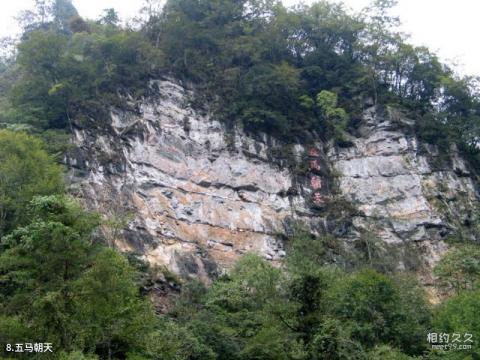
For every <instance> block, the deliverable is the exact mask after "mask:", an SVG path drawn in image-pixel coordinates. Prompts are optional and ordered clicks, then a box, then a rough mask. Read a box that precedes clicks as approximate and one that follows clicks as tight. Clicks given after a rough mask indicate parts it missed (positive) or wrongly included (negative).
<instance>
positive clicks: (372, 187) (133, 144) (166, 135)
mask: <svg viewBox="0 0 480 360" xmlns="http://www.w3.org/2000/svg"><path fill="white" fill-rule="evenodd" d="M152 88H154V89H156V92H157V94H156V95H155V96H151V97H149V98H148V99H145V100H144V101H142V102H140V103H137V104H134V105H135V107H136V108H137V111H121V110H118V109H114V110H112V116H111V118H112V120H111V124H109V128H108V129H107V130H105V129H104V130H101V131H100V130H95V129H77V130H76V132H75V142H76V144H77V145H78V148H77V150H76V151H75V152H74V153H73V154H72V155H71V156H70V157H68V158H67V159H66V163H67V165H68V166H69V168H70V179H71V182H72V187H73V188H74V189H76V191H77V192H78V193H79V194H80V195H81V196H83V197H84V198H85V201H86V203H87V204H88V205H89V206H90V207H92V208H97V209H100V211H101V212H103V213H104V214H105V215H107V216H110V217H115V218H119V217H120V218H121V217H123V218H125V219H128V221H127V222H126V226H125V227H123V228H122V229H120V232H119V233H120V234H121V236H113V238H114V239H113V241H114V242H115V244H116V246H118V247H120V248H121V249H123V250H134V251H137V252H139V253H141V254H143V256H144V258H145V259H146V260H148V261H149V262H150V263H152V264H155V265H159V266H165V267H166V268H167V269H168V270H169V271H171V272H172V273H175V274H178V275H179V276H181V277H187V278H188V277H197V278H200V279H201V280H202V281H204V282H205V283H208V282H210V280H211V279H212V278H215V277H216V276H218V275H219V274H221V273H222V272H223V271H225V270H226V269H228V268H229V267H230V266H232V264H233V263H234V262H235V260H236V259H237V258H238V257H239V256H241V255H242V254H244V253H247V252H255V253H257V254H260V255H261V256H263V257H264V258H266V259H268V260H270V261H272V262H273V263H276V264H278V263H279V262H280V261H281V259H282V258H283V257H284V256H285V246H284V245H285V244H284V239H285V238H286V237H287V236H288V234H289V233H290V231H291V227H292V224H295V223H296V222H301V223H304V224H306V226H307V228H309V229H310V231H312V233H314V234H319V233H322V232H330V233H333V234H335V236H337V237H339V238H342V239H344V240H345V241H354V240H355V239H356V238H357V237H358V236H359V234H360V233H361V232H362V231H365V230H368V231H372V232H374V233H375V234H376V235H377V236H378V237H379V238H380V239H382V240H383V241H385V242H386V243H388V244H403V243H412V242H413V243H416V244H418V252H419V253H421V254H422V256H423V257H424V259H425V263H426V264H427V265H428V264H430V265H431V264H432V263H434V262H435V261H436V260H437V259H438V257H439V256H440V255H441V254H442V253H443V251H444V249H445V247H446V245H445V243H444V241H443V239H444V238H445V236H447V235H448V234H451V233H452V232H454V231H455V230H456V228H457V227H458V226H459V224H460V223H462V222H463V223H464V220H465V219H467V218H468V217H469V216H471V213H472V211H473V209H474V207H475V206H476V202H477V194H476V188H475V186H476V185H475V183H474V182H473V180H472V178H471V177H470V173H469V171H468V168H467V166H466V164H465V163H464V162H463V160H462V159H461V158H460V156H458V154H457V153H456V152H455V151H453V154H454V155H453V157H451V158H450V160H449V161H450V166H445V167H444V168H441V167H440V168H438V167H435V168H434V167H432V165H431V164H432V163H434V161H435V157H437V156H439V154H438V150H437V149H436V148H435V147H432V146H428V145H425V144H420V143H419V142H418V141H417V140H416V138H415V136H414V135H413V133H412V131H410V130H409V129H411V128H412V124H413V121H412V120H409V119H407V118H406V117H404V116H403V115H401V114H398V113H394V112H392V111H387V110H383V111H379V110H378V109H376V108H374V107H372V108H370V109H368V110H366V111H365V114H364V119H363V120H362V122H361V125H360V127H359V129H358V133H359V136H358V137H356V138H352V143H353V145H352V146H351V147H348V148H337V147H334V146H333V145H331V144H329V143H328V142H322V141H320V140H318V141H317V142H312V143H311V144H308V145H306V144H296V145H294V146H293V147H292V148H291V152H292V156H293V159H294V162H296V163H297V164H300V165H302V169H303V170H302V171H301V172H295V171H291V169H290V168H289V167H287V166H284V164H282V162H281V161H277V160H278V159H275V157H274V156H272V153H274V152H272V149H281V148H282V147H284V144H282V143H281V142H279V141H277V140H275V139H272V138H269V137H268V136H267V135H257V136H255V137H253V136H249V135H247V134H245V133H244V132H243V131H242V130H241V129H239V128H236V129H233V130H232V129H230V130H228V129H226V127H225V126H224V125H223V124H222V123H220V122H219V121H217V120H215V119H214V117H212V116H211V115H210V113H209V111H208V106H205V108H204V109H197V108H194V107H193V106H192V105H191V99H192V96H193V93H192V91H191V90H188V89H186V88H185V87H183V86H181V85H179V83H178V82H176V81H173V80H171V79H164V80H158V81H155V82H152ZM340 198H341V199H344V200H346V201H348V202H349V203H350V205H351V206H353V207H355V209H356V210H355V211H354V212H351V215H349V216H348V219H346V221H343V222H342V223H341V224H340V225H341V226H340V225H338V224H337V223H336V222H335V221H333V222H332V221H330V222H329V221H327V220H326V215H325V212H326V211H327V210H326V209H328V207H329V204H330V205H331V204H332V202H335V201H337V199H340ZM330 220H331V219H330ZM331 223H334V225H331ZM335 224H337V225H338V226H337V225H335ZM399 266H402V264H401V263H400V264H399Z"/></svg>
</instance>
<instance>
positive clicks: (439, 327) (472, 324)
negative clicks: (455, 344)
mask: <svg viewBox="0 0 480 360" xmlns="http://www.w3.org/2000/svg"><path fill="white" fill-rule="evenodd" d="M479 304H480V291H478V290H475V291H465V292H463V293H461V294H459V295H456V296H453V297H451V298H450V299H447V300H446V301H445V302H444V303H443V304H441V305H440V306H439V308H438V309H437V311H436V312H435V314H434V320H433V325H434V326H433V331H432V332H437V333H447V334H454V333H455V334H460V336H461V340H462V341H463V340H464V339H466V338H465V334H471V335H472V338H471V340H473V343H471V342H469V341H467V342H466V343H465V344H466V345H472V348H471V349H467V350H461V351H451V352H449V353H448V354H444V355H446V356H445V358H446V359H452V360H456V359H458V360H460V359H468V358H471V359H475V358H476V357H478V356H480V347H479V346H478V345H477V341H476V340H475V339H478V338H479V337H480V317H479V316H478V312H479ZM439 357H440V356H439ZM433 358H435V357H433Z"/></svg>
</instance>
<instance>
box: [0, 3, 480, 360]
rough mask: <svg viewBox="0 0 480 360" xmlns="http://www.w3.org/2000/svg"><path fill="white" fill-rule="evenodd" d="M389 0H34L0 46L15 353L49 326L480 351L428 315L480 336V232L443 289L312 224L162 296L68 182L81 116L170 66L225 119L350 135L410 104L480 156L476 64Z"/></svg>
mask: <svg viewBox="0 0 480 360" xmlns="http://www.w3.org/2000/svg"><path fill="white" fill-rule="evenodd" d="M393 4H394V1H391V0H376V1H374V2H373V4H372V6H371V7H370V8H368V9H366V10H365V11H364V12H362V13H360V14H353V15H352V14H350V13H348V12H346V11H345V10H344V8H343V7H342V6H341V5H337V4H330V3H328V2H325V1H320V2H317V3H314V4H313V5H311V6H299V7H296V8H293V9H287V8H285V7H284V6H283V5H281V4H280V3H278V2H276V1H273V0H240V1H232V0H195V1H194V0H168V1H167V3H166V5H165V7H164V9H163V10H161V11H160V10H158V8H157V7H156V6H155V1H153V0H150V1H146V6H145V8H144V9H143V18H142V19H143V20H139V22H138V23H137V27H136V28H133V27H124V26H123V27H122V26H121V25H120V24H119V19H118V16H117V14H116V13H115V11H114V10H113V9H108V10H106V11H105V12H104V14H103V16H102V17H101V18H100V19H98V20H97V21H87V20H84V19H82V18H81V17H80V16H79V15H78V13H77V12H76V10H75V8H74V7H73V6H72V4H71V2H70V1H68V0H56V1H36V7H35V9H33V10H32V11H28V12H26V13H24V14H23V16H22V26H23V28H24V33H23V35H22V37H21V39H19V42H18V43H17V44H16V47H15V49H16V50H15V53H14V54H13V55H12V56H10V57H7V58H5V59H2V61H1V63H0V123H1V126H2V127H6V128H9V129H10V130H1V131H0V239H1V240H0V346H2V348H1V349H0V351H1V352H2V353H1V356H3V358H8V357H11V358H28V357H29V355H30V354H28V353H24V354H21V353H17V354H14V353H12V352H8V351H6V348H5V347H4V345H5V344H15V343H19V342H39V343H40V342H42V343H43V342H51V343H52V344H53V348H54V351H55V352H54V353H53V354H51V353H46V354H43V355H42V354H37V355H36V356H37V358H39V359H41V358H45V359H70V360H73V359H130V360H145V359H162V360H163V359H167V360H168V359H172V360H174V359H175V360H187V359H191V360H194V359H196V360H203V359H219V360H221V359H225V360H247V359H257V360H260V359H264V360H267V359H271V360H277V359H308V360H316V359H365V360H367V359H392V360H393V359H402V360H403V359H413V358H423V359H437V358H442V359H457V358H458V359H460V358H465V357H466V358H472V359H474V358H478V357H479V356H480V353H479V351H480V350H479V348H478V346H477V347H475V346H474V347H473V348H472V349H466V350H465V351H461V352H460V351H459V352H454V351H451V352H438V351H432V349H431V347H430V344H428V343H427V333H429V332H430V331H436V332H449V333H454V332H463V333H467V332H468V333H471V334H472V335H473V339H474V341H475V342H476V341H478V339H480V325H479V319H480V316H479V305H478V304H479V301H480V299H479V289H478V281H479V276H480V265H479V260H478V259H479V256H480V255H479V250H478V247H477V246H476V245H471V244H470V245H465V244H461V245H458V246H457V247H456V248H455V247H454V248H453V249H452V250H451V251H450V252H449V253H448V254H447V255H446V256H445V257H444V258H443V259H442V260H441V261H440V262H439V265H438V266H437V268H436V270H435V274H436V276H437V277H438V280H437V284H436V285H437V287H438V288H439V289H441V290H442V291H443V292H444V296H447V297H449V298H448V300H446V301H445V302H444V303H442V304H440V305H439V306H436V307H434V306H432V305H430V304H429V302H428V300H427V295H426V293H425V292H424V291H423V290H422V289H421V288H420V287H419V286H418V284H417V283H416V282H415V281H414V280H413V278H412V277H411V276H410V275H408V274H395V273H394V272H393V271H392V269H391V267H389V266H388V265H389V264H388V261H389V258H388V256H387V254H386V251H384V249H382V248H381V247H379V246H377V245H378V244H377V243H376V242H375V239H371V238H370V237H369V236H368V234H367V235H365V234H364V235H365V236H363V237H362V238H361V239H360V241H359V242H358V244H359V246H358V249H357V250H358V254H356V253H353V252H352V253H351V254H349V256H350V257H347V256H346V255H345V253H343V250H342V249H341V248H340V247H339V246H338V244H337V243H336V241H335V239H334V238H333V237H331V236H326V237H324V238H312V237H310V236H306V234H304V233H302V232H301V231H297V232H296V234H295V235H294V236H293V237H292V238H291V239H289V243H290V248H289V252H288V256H287V259H286V261H285V262H284V264H283V266H282V268H275V267H273V266H272V265H271V264H270V263H268V262H266V261H264V260H263V259H261V258H259V257H257V256H254V255H245V256H244V257H243V258H242V259H241V260H240V261H239V262H238V263H237V264H236V266H235V267H234V268H233V269H232V270H231V271H230V272H229V273H228V274H226V275H224V276H222V277H220V278H219V279H217V280H215V281H214V283H213V284H212V285H211V286H210V287H208V288H206V287H205V286H204V285H202V284H200V283H198V282H195V281H192V282H188V283H183V284H182V292H181V295H180V298H179V299H178V301H176V303H175V304H174V306H173V308H172V309H171V310H170V311H169V312H168V313H166V314H161V315H158V314H156V313H155V311H154V310H153V306H152V304H151V302H150V301H149V298H148V296H145V294H144V293H145V291H140V290H141V287H142V284H143V283H142V280H141V279H145V278H146V277H148V276H149V273H148V266H147V265H146V264H142V263H141V261H139V260H138V259H137V260H135V259H133V258H132V257H128V258H127V257H125V256H124V255H123V254H121V253H119V252H118V251H116V250H113V249H111V248H110V247H109V246H107V245H109V244H110V243H111V241H110V239H109V240H108V241H107V239H105V238H104V235H102V232H100V231H99V229H98V227H99V224H100V219H99V217H98V216H97V215H96V214H94V213H90V212H87V211H85V210H84V209H83V208H82V206H81V204H80V203H79V202H78V201H77V200H75V199H73V198H71V197H70V196H68V195H67V194H66V189H65V186H64V183H63V179H62V176H63V174H62V169H61V167H59V166H58V165H57V164H56V158H55V157H54V155H58V154H59V153H60V154H61V153H62V152H64V151H65V150H66V148H67V147H66V145H65V142H66V139H67V138H68V137H67V136H66V135H65V134H66V133H67V132H69V131H73V130H74V129H75V128H76V127H104V126H106V125H108V123H107V121H106V120H107V118H108V112H109V110H110V107H112V106H131V108H130V110H132V111H136V109H135V107H134V106H133V105H132V104H134V102H132V101H129V100H132V99H135V98H138V97H142V96H145V95H147V94H148V91H149V90H150V87H149V80H151V79H153V78H155V77H158V76H162V75H166V74H168V75H172V74H173V75H174V76H176V77H177V78H180V79H183V80H185V81H189V82H192V83H193V84H194V86H195V87H197V88H198V90H199V91H198V92H197V98H195V99H192V101H196V102H203V101H206V102H208V104H211V105H212V107H213V110H214V111H215V113H216V114H217V116H218V117H219V118H221V119H222V120H223V121H225V122H227V123H229V124H234V123H235V124H241V125H242V126H244V127H245V128H246V129H248V130H249V131H252V132H254V131H266V132H268V133H270V134H273V135H275V136H277V137H281V138H282V139H283V140H286V141H293V140H298V139H302V140H303V141H308V139H309V136H311V135H312V134H313V135H315V136H320V137H323V138H324V139H330V138H333V139H334V140H335V142H336V145H339V146H348V145H349V141H348V140H349V137H350V136H352V134H353V133H354V131H355V124H356V120H357V119H358V117H359V116H360V114H361V112H362V110H363V109H364V108H365V107H366V106H371V105H393V106H397V107H400V108H401V109H403V111H406V112H408V113H409V114H410V115H411V116H412V118H414V119H415V130H416V132H417V135H418V136H419V137H420V138H421V139H422V140H424V141H427V142H430V143H436V144H437V145H439V146H443V147H444V149H445V150H447V149H448V148H449V146H450V145H451V144H457V145H458V146H459V147H460V149H461V150H463V151H465V152H466V153H468V154H470V155H472V156H471V160H472V165H474V166H478V164H480V162H478V160H477V158H476V156H477V153H478V150H477V139H478V135H479V129H480V127H479V126H478V122H479V120H480V102H479V98H478V94H477V92H476V88H475V82H474V79H471V78H459V77H458V76H456V75H455V74H454V73H453V71H452V70H451V69H449V68H448V67H447V66H446V65H443V64H441V63H440V62H439V61H438V59H437V57H436V56H435V55H434V54H432V53H431V52H429V51H428V50H427V49H425V48H418V47H414V46H412V45H410V44H408V42H407V41H406V39H405V37H404V36H403V35H402V34H401V33H399V32H398V31H397V30H396V25H397V20H396V19H395V18H394V17H391V16H390V15H389V9H390V8H391V7H392V6H393ZM24 131H27V132H30V133H33V134H35V136H33V135H27V134H26V133H25V132H24ZM39 138H43V139H46V140H47V141H48V142H47V143H44V142H42V141H41V140H39ZM107 223H108V222H107ZM134 260H135V261H134ZM139 264H140V265H139ZM139 272H143V273H142V274H139ZM143 290H144V289H143ZM475 344H476V343H474V345H475Z"/></svg>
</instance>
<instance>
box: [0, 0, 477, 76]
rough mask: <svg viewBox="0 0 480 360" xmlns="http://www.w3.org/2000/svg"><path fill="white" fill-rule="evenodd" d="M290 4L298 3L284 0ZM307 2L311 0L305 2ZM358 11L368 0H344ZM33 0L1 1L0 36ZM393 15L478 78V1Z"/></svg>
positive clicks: (89, 0) (440, 3)
mask: <svg viewBox="0 0 480 360" xmlns="http://www.w3.org/2000/svg"><path fill="white" fill-rule="evenodd" d="M283 1H284V3H285V4H287V5H292V4H295V3H298V2H299V1H298V0H283ZM305 2H306V3H309V2H311V0H306V1H305ZM343 2H344V3H345V4H346V5H347V6H349V7H351V8H353V9H356V10H359V9H361V8H362V7H364V6H365V5H367V4H368V3H369V0H344V1H343ZM141 3H142V0H73V4H74V5H75V6H76V8H77V9H78V11H79V13H80V15H82V16H83V17H86V18H93V19H95V18H97V17H98V16H99V14H100V13H101V12H102V10H103V9H105V8H110V7H113V8H115V9H116V10H117V11H118V12H119V14H120V16H121V17H122V18H123V19H128V18H131V17H133V16H135V14H136V13H137V11H138V9H139V8H140V6H141ZM32 4H33V0H15V1H10V0H0V37H2V36H6V35H9V34H11V33H15V32H16V27H15V21H14V20H13V17H14V16H15V15H16V14H18V12H19V11H20V10H24V9H28V8H30V7H31V6H32ZM394 14H396V15H398V16H400V19H401V21H402V23H403V26H402V30H403V31H405V32H407V33H409V34H411V41H412V42H413V43H414V44H416V45H427V46H428V47H429V48H430V49H432V50H434V51H435V52H437V53H438V54H439V55H440V57H441V59H442V60H444V61H447V62H449V63H452V62H454V63H457V64H458V67H457V69H458V71H459V72H461V73H463V74H467V75H480V41H479V40H478V36H479V35H480V28H479V26H478V21H479V20H478V16H479V14H480V1H479V0H399V5H398V6H397V7H396V8H395V9H394Z"/></svg>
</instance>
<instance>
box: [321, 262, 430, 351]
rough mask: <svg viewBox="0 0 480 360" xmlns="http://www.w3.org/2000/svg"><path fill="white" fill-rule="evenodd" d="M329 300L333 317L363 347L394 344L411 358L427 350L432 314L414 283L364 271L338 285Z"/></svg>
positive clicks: (423, 296) (330, 292) (371, 271)
mask: <svg viewBox="0 0 480 360" xmlns="http://www.w3.org/2000/svg"><path fill="white" fill-rule="evenodd" d="M407 294H408V295H407ZM406 295H407V296H406ZM329 297H330V301H329V306H330V307H331V309H332V315H333V316H335V317H336V318H337V319H339V320H342V321H343V322H344V324H345V326H347V327H348V328H349V331H350V332H351V334H352V338H353V339H354V340H356V341H359V342H360V343H361V344H362V345H364V346H366V347H373V346H375V345H377V344H382V343H384V344H393V345H394V346H397V347H398V348H400V349H401V350H403V351H404V352H406V353H408V354H411V355H418V354H421V353H422V352H423V351H424V350H425V348H424V347H425V344H424V339H425V336H426V330H427V329H428V326H429V321H430V316H429V311H428V307H427V303H426V299H425V295H424V294H422V292H421V291H420V290H418V288H416V287H415V286H414V284H412V283H411V282H408V281H401V282H400V283H396V281H394V280H393V279H391V278H389V277H387V276H386V275H382V274H379V273H377V272H375V271H373V270H362V271H360V272H359V273H357V274H353V275H351V276H349V277H348V278H346V279H344V280H343V281H341V282H338V283H337V284H336V285H335V286H334V287H332V289H331V290H330V291H329Z"/></svg>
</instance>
